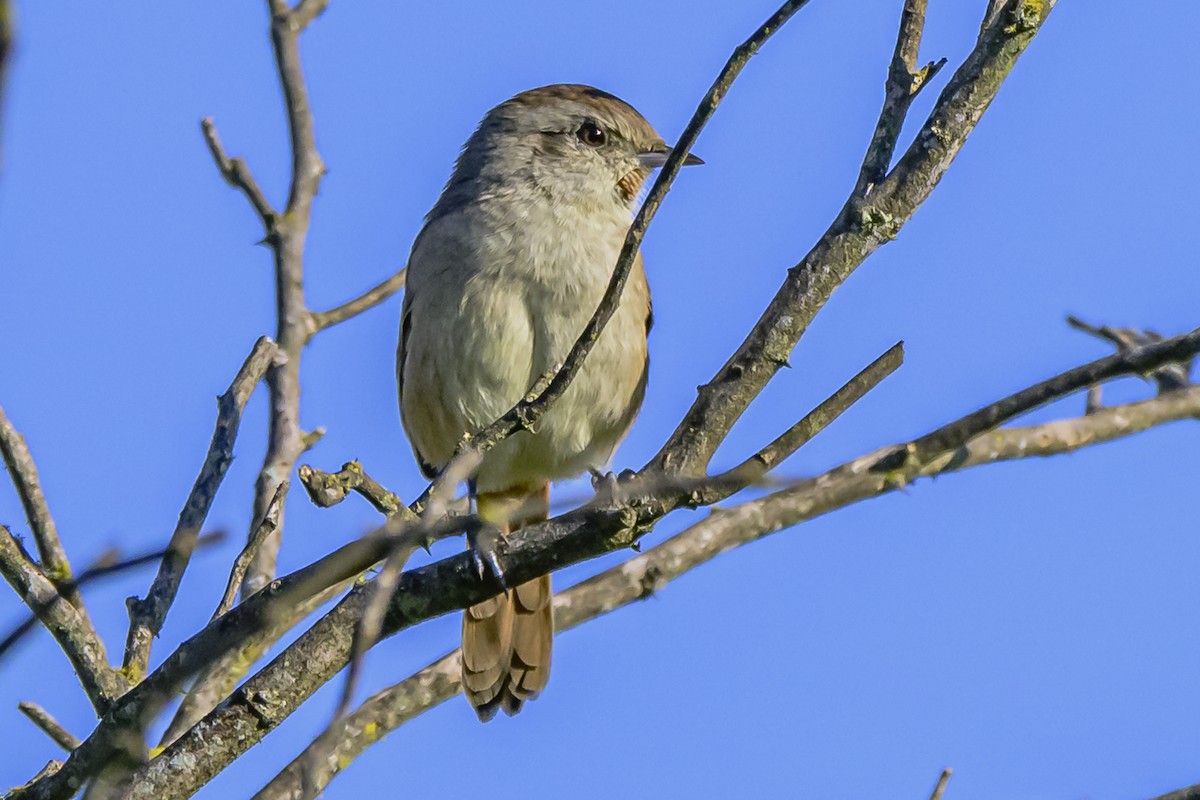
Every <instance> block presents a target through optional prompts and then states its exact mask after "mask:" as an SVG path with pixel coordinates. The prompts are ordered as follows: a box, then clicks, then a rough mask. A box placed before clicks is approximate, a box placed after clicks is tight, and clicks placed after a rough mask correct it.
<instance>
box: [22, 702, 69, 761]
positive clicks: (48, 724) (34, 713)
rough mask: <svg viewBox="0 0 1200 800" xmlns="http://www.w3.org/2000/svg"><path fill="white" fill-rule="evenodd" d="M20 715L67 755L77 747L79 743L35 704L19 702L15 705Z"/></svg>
mask: <svg viewBox="0 0 1200 800" xmlns="http://www.w3.org/2000/svg"><path fill="white" fill-rule="evenodd" d="M17 708H19V709H20V710H21V713H22V714H24V715H25V716H27V717H29V720H30V722H32V723H33V724H34V725H37V726H38V727H39V728H41V729H42V732H43V733H45V734H46V735H47V736H49V737H50V738H51V739H53V740H54V743H55V744H56V745H58V746H59V747H61V748H62V749H63V750H66V751H67V752H68V753H69V752H71V751H72V750H74V749H75V748H76V747H79V744H80V741H79V739H78V738H77V737H75V736H74V735H72V734H71V732H70V731H68V730H67V729H66V728H64V727H63V726H62V725H61V724H60V723H59V721H58V720H56V719H55V718H54V717H52V716H50V712H49V711H47V710H46V709H44V708H42V707H41V706H39V705H38V704H37V703H29V702H21V703H18V704H17Z"/></svg>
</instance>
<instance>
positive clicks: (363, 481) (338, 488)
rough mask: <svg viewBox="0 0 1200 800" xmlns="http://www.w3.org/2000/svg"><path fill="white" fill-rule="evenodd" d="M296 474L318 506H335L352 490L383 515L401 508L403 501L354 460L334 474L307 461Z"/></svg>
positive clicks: (397, 511) (390, 513)
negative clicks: (312, 465) (311, 465)
mask: <svg viewBox="0 0 1200 800" xmlns="http://www.w3.org/2000/svg"><path fill="white" fill-rule="evenodd" d="M299 475H300V483H302V484H303V485H304V490H305V491H306V492H308V497H309V499H310V500H312V501H313V503H314V504H315V505H317V506H320V507H321V508H329V507H330V506H335V505H337V504H338V503H340V502H342V501H343V500H345V499H346V494H347V493H348V492H352V491H353V492H358V493H359V494H361V495H362V496H363V497H365V498H366V499H367V501H368V502H370V504H371V505H373V506H374V507H375V509H376V510H377V511H378V512H379V513H381V514H383V515H385V516H391V515H392V514H397V513H399V512H400V509H402V508H404V501H403V500H401V499H400V498H399V497H397V496H396V495H395V494H393V493H392V492H389V491H388V490H387V489H385V488H384V487H383V486H381V485H380V484H379V483H378V482H376V481H375V480H374V479H373V478H371V476H370V475H368V474H367V473H366V472H365V471H363V468H362V464H359V463H358V462H357V461H347V462H346V463H345V464H343V465H342V468H341V469H340V470H339V471H337V472H334V473H329V472H322V471H321V470H319V469H315V468H313V467H310V466H309V465H308V464H301V465H300V470H299Z"/></svg>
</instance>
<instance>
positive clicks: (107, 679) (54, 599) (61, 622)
mask: <svg viewBox="0 0 1200 800" xmlns="http://www.w3.org/2000/svg"><path fill="white" fill-rule="evenodd" d="M0 573H2V574H3V575H4V579H5V580H6V581H8V583H9V584H10V585H11V586H12V587H13V589H14V590H16V592H17V595H18V596H20V598H21V599H22V600H23V601H24V602H25V605H27V606H29V609H30V610H31V611H32V612H33V613H34V615H35V616H36V617H37V618H38V621H39V622H41V623H42V625H44V626H45V627H46V629H47V630H48V631H50V633H51V634H52V635H53V636H54V638H55V640H56V641H57V642H58V644H59V646H60V647H61V648H62V649H63V652H64V653H66V654H67V658H68V659H69V660H70V662H71V666H72V667H73V668H74V669H75V674H76V675H78V676H79V682H80V683H82V684H83V688H84V691H86V692H87V695H88V699H89V700H91V701H92V706H93V707H94V708H95V709H96V711H97V712H98V713H100V714H104V713H105V712H107V711H108V709H109V706H110V705H111V703H112V702H113V701H114V700H115V699H116V698H118V697H120V696H121V695H122V694H124V693H125V690H126V689H128V688H129V684H128V683H127V682H126V680H125V678H124V677H123V676H122V675H121V674H120V673H119V672H118V671H117V670H114V669H113V668H112V667H110V666H109V664H108V658H107V656H106V655H105V652H104V642H103V641H101V639H100V637H99V636H98V635H97V634H96V631H95V629H94V628H92V627H91V626H90V625H88V624H86V623H85V622H84V620H83V618H82V617H81V616H80V613H79V609H77V608H76V607H75V606H74V605H72V604H71V603H69V602H68V601H67V600H66V599H65V598H64V597H63V596H62V595H61V594H59V591H58V588H57V587H56V586H55V585H54V584H53V583H52V582H51V581H50V579H49V578H47V577H46V576H45V575H44V574H42V571H41V570H39V569H38V568H37V565H36V564H34V563H33V561H32V560H30V558H29V556H28V555H26V553H25V552H24V550H23V549H22V548H21V545H20V544H19V543H18V542H17V540H16V539H14V538H13V536H12V534H11V533H9V530H8V528H6V527H4V526H3V525H0Z"/></svg>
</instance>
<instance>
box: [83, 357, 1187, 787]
mask: <svg viewBox="0 0 1200 800" xmlns="http://www.w3.org/2000/svg"><path fill="white" fill-rule="evenodd" d="M1185 340H1186V341H1188V342H1191V344H1192V346H1194V347H1197V348H1200V339H1194V338H1193V337H1192V335H1190V334H1189V335H1188V336H1183V337H1177V338H1176V339H1173V340H1170V341H1169V342H1165V343H1164V345H1166V347H1164V346H1163V345H1155V346H1154V347H1155V348H1156V350H1155V351H1154V355H1155V357H1156V358H1157V359H1166V358H1168V357H1186V356H1187V353H1180V352H1178V350H1177V347H1178V343H1179V342H1180V341H1185ZM1110 358H1117V356H1113V357H1110ZM1147 360H1148V359H1127V360H1126V362H1125V366H1126V368H1127V369H1129V370H1133V369H1137V368H1140V367H1145V366H1146V364H1145V363H1144V362H1145V361H1147ZM1106 361H1108V359H1101V360H1100V362H1095V363H1102V362H1106ZM1135 362H1139V363H1135ZM1072 372H1076V370H1073V371H1072ZM1068 388H1069V387H1068ZM1075 388H1078V387H1075ZM1185 394H1187V392H1176V393H1172V394H1170V395H1164V396H1163V397H1162V398H1158V399H1156V400H1154V401H1147V402H1159V401H1162V400H1166V399H1170V398H1174V397H1177V396H1182V395H1185ZM1001 404H1002V405H1003V407H1004V408H1006V409H1007V408H1011V404H1010V403H1009V402H1008V399H1006V400H1004V401H1001ZM998 416H1000V415H996V414H991V413H981V412H976V413H975V414H971V415H968V416H967V417H964V418H963V419H962V420H958V421H956V422H954V423H951V424H950V425H948V426H944V427H943V428H942V429H939V430H940V431H947V430H953V431H963V430H967V429H969V428H970V427H971V426H974V428H975V433H976V434H982V433H986V431H987V430H988V429H987V428H986V427H984V423H985V422H986V421H987V420H990V419H995V418H997V417H998ZM1103 419H1107V417H1106V416H1103V417H1102V416H1101V415H1100V414H1094V415H1092V416H1090V417H1084V418H1082V420H1081V424H1096V423H1097V421H1098V420H1103ZM1121 424H1122V425H1123V424H1124V423H1121ZM1156 424H1157V423H1156ZM1018 431H1019V429H1018ZM935 433H937V432H935ZM1000 433H1003V434H1004V435H1005V436H1007V435H1008V434H1009V432H1007V431H1005V432H999V433H997V434H992V435H989V436H979V437H978V438H976V439H975V440H974V441H972V442H970V447H968V448H967V449H966V451H965V453H959V452H958V451H950V452H946V453H938V454H934V455H933V456H931V457H930V458H929V460H928V461H926V462H919V461H918V460H916V459H915V458H910V459H908V460H907V461H905V462H903V463H901V464H899V465H897V466H896V468H895V469H891V470H888V471H883V470H879V469H877V467H878V465H879V464H880V463H881V462H882V461H883V459H884V457H885V456H889V455H890V454H892V453H894V452H905V453H907V452H917V453H923V452H926V451H925V450H924V449H923V448H921V447H917V446H916V442H909V443H907V444H904V445H896V446H893V447H888V448H883V449H881V450H877V451H875V452H874V453H870V454H868V455H866V456H863V457H861V458H859V459H856V460H855V461H852V462H849V463H847V464H844V465H842V466H841V467H838V468H836V469H834V470H831V471H830V472H828V473H826V474H825V475H823V476H821V477H819V478H815V479H812V480H809V481H805V482H803V483H801V484H799V485H797V486H795V487H792V488H789V489H785V490H783V491H780V492H775V493H773V494H770V495H768V496H767V497H765V498H762V499H760V500H757V501H751V502H749V503H745V504H742V505H740V506H737V507H735V508H734V509H730V510H723V511H720V512H716V513H714V514H713V515H711V516H710V517H709V518H708V520H706V521H705V523H701V524H702V525H703V524H709V525H718V526H719V527H717V528H708V529H706V531H707V532H706V533H705V534H704V537H705V538H704V543H703V545H702V547H701V549H702V551H703V552H705V553H707V554H708V555H707V556H706V557H707V558H711V557H712V556H713V555H716V554H717V553H719V552H723V551H724V550H727V549H729V548H731V547H734V546H736V545H737V544H738V543H741V542H742V541H745V540H749V539H754V538H759V537H760V536H762V535H765V534H766V533H771V532H774V531H777V530H781V529H782V528H785V527H788V526H789V525H794V524H796V523H797V522H800V521H802V520H804V519H810V518H812V517H814V516H818V515H820V514H824V513H827V512H828V511H831V510H833V509H835V508H840V507H842V506H845V505H848V504H850V503H853V502H857V501H859V500H863V499H866V498H869V497H875V496H878V495H880V494H884V493H886V492H889V491H893V490H895V489H897V488H899V487H900V486H902V485H904V484H906V483H908V482H911V481H912V480H914V479H915V478H917V477H919V476H922V475H931V474H936V473H937V472H945V471H950V470H955V469H962V468H964V467H965V466H973V465H975V464H979V463H989V462H990V461H995V460H1000V457H999V456H998V455H997V454H996V452H995V451H994V446H995V440H996V438H997V436H998V435H999V434H1000ZM1017 435H1018V436H1024V435H1027V432H1026V433H1018V434H1017ZM1117 435H1121V434H1117ZM941 438H942V437H941V435H940V434H939V436H936V437H934V436H933V435H931V436H930V437H923V440H929V441H934V440H940V439H941ZM916 441H922V440H916ZM946 441H949V442H951V443H953V441H954V440H953V439H952V438H951V437H946ZM977 442H983V443H984V444H985V445H986V447H985V446H983V445H978V447H979V448H980V449H978V450H972V448H973V447H976V446H977V445H976V443H977ZM1023 447H1024V451H1023V455H1022V457H1025V456H1029V455H1034V454H1035V453H1034V452H1033V451H1032V450H1031V449H1030V448H1029V447H1028V445H1027V444H1026V445H1023ZM672 501H674V502H678V498H666V499H664V498H663V497H661V496H660V497H641V498H638V497H632V498H630V500H629V501H628V503H627V504H622V505H616V506H596V505H591V506H587V507H585V508H583V509H579V510H577V511H573V512H570V513H567V514H564V515H561V516H559V517H556V518H554V519H552V520H548V521H547V522H543V523H539V524H536V525H532V526H529V527H527V528H522V530H521V532H520V534H519V535H515V536H513V537H511V538H510V539H509V540H508V542H507V546H506V548H505V550H504V555H505V575H506V577H507V578H508V579H509V580H510V581H512V582H513V583H521V582H524V581H527V580H531V579H533V578H535V577H537V576H538V575H544V574H546V573H547V572H549V571H551V570H554V569H558V568H561V567H563V566H567V565H568V564H574V563H578V562H580V561H583V560H585V559H588V558H591V557H594V556H596V555H600V554H602V553H607V552H612V551H614V550H618V549H621V548H624V547H628V546H629V545H630V544H632V543H634V542H636V541H637V539H638V537H639V536H640V535H641V533H643V532H644V531H645V530H646V529H647V526H649V525H651V524H653V522H655V521H657V520H658V519H659V518H660V517H661V516H662V515H663V513H665V512H664V510H663V509H664V508H670V507H672V505H671V503H672ZM746 531H750V532H751V533H750V535H749V536H747V537H746V538H745V539H739V537H741V536H743V535H744V534H745V532H746ZM723 542H728V543H727V544H724V546H723V545H722V543H723ZM494 592H495V589H494V588H493V587H491V586H489V585H485V584H483V583H482V582H481V581H480V580H479V579H478V576H477V575H476V573H475V571H474V569H473V566H472V561H471V556H470V555H469V554H467V553H463V554H460V555H457V556H453V557H451V558H447V559H444V560H442V561H438V562H435V563H433V564H430V565H428V566H425V567H421V568H420V569H416V570H412V571H409V572H407V573H404V575H403V576H402V577H401V579H400V583H399V588H398V590H397V591H396V592H395V594H394V595H393V598H392V602H391V604H390V608H389V610H388V615H387V616H386V618H385V620H384V625H383V628H382V630H381V634H382V635H383V636H388V635H391V634H393V633H396V632H398V631H400V630H403V629H406V628H408V627H410V626H412V625H415V624H418V623H419V622H422V621H424V620H426V619H430V618H431V617H434V616H439V615H441V614H445V613H448V612H451V611H455V610H459V609H462V608H465V607H467V606H469V605H472V604H474V603H478V602H480V601H482V600H484V599H486V598H487V597H488V596H490V595H491V594H493V593H494ZM366 594H367V592H366V590H365V587H356V588H355V589H354V590H353V591H351V592H350V593H349V594H348V595H347V596H346V597H345V598H344V599H343V600H342V601H341V602H340V603H339V604H338V605H337V606H336V607H335V608H334V609H333V610H332V611H331V612H329V614H327V615H326V616H325V617H322V618H321V619H320V620H318V621H317V622H316V623H315V624H314V625H313V626H312V627H311V628H310V629H309V630H308V631H306V632H305V633H304V634H302V635H301V636H300V638H299V639H297V640H296V642H295V643H293V645H292V646H291V647H289V648H288V650H287V651H285V653H284V654H281V655H280V656H279V657H278V658H277V659H275V661H273V662H272V663H271V664H268V665H267V666H265V667H264V668H263V669H261V670H260V671H259V672H258V673H257V674H256V675H255V676H254V677H252V678H250V679H249V680H248V681H247V682H246V683H245V684H243V685H242V687H241V688H240V689H239V690H238V693H239V694H238V696H239V697H240V698H241V699H240V700H239V701H238V702H236V703H227V704H225V705H222V706H221V707H219V708H216V709H214V710H213V712H212V713H210V714H209V715H208V716H207V717H206V718H205V719H204V720H202V721H201V722H199V723H198V724H197V725H196V726H195V727H194V728H192V729H191V730H189V731H188V732H187V733H185V734H183V735H182V736H181V737H180V738H179V739H178V740H177V741H176V742H175V743H174V744H173V745H172V746H171V747H170V748H168V750H167V751H166V752H165V753H164V754H162V755H161V756H159V757H158V758H156V759H154V760H153V761H151V762H150V764H148V765H146V767H144V768H143V769H142V770H139V772H138V773H137V775H136V776H135V778H134V784H135V787H136V791H135V796H140V797H154V796H159V795H157V794H155V793H156V792H162V791H165V789H166V787H168V786H169V787H172V788H173V789H174V788H178V787H181V786H183V785H185V784H186V785H187V786H190V787H191V789H192V790H194V789H195V788H198V787H199V786H200V785H203V782H205V781H207V780H208V779H209V778H211V776H212V775H213V774H215V771H216V770H218V769H219V767H216V766H211V759H212V757H213V756H214V751H213V749H212V747H211V743H212V742H213V741H214V740H216V739H220V740H221V741H222V742H227V743H228V746H227V747H226V748H224V751H223V752H222V753H221V754H220V757H219V759H218V760H220V761H222V762H224V763H228V762H230V761H232V760H233V759H235V758H236V757H237V756H238V755H240V753H241V752H244V750H245V749H246V748H248V747H250V746H251V745H253V744H254V743H255V742H256V741H258V740H259V739H261V738H262V736H264V735H265V734H266V733H267V732H268V731H270V730H271V729H273V728H274V726H275V725H277V724H279V722H281V721H282V720H283V719H284V718H286V717H287V716H288V715H289V714H291V712H292V711H294V710H295V709H296V708H297V707H298V706H299V705H300V704H301V703H302V702H303V701H304V700H305V699H306V698H307V697H308V696H309V695H310V694H311V693H312V692H315V691H316V690H317V689H318V688H319V687H320V686H321V685H322V684H323V683H324V682H325V681H327V680H328V679H329V678H330V677H332V676H333V675H334V674H335V673H336V672H337V671H338V670H340V669H341V668H342V667H343V666H344V665H345V664H346V663H347V661H348V660H349V658H350V652H351V646H352V640H353V633H352V632H353V630H354V627H355V626H356V625H357V624H358V621H359V619H361V617H362V614H363V610H364V608H365V606H366V603H367V602H368V600H367V597H366ZM289 664H291V665H296V664H304V665H305V668H304V669H303V670H302V672H303V675H299V676H298V675H297V674H296V672H295V671H289V670H288V665H289ZM284 685H286V687H287V690H286V691H282V690H281V688H280V687H282V686H284ZM140 689H141V687H138V689H135V690H134V692H131V694H136V693H137V692H138V690H140ZM94 735H99V731H98V733H97V734H94ZM87 746H88V745H87V743H85V745H84V747H83V748H80V751H77V753H79V752H82V751H84V750H85V749H86V748H87ZM202 755H203V756H204V758H203V759H202V758H201V756H202ZM73 758H74V756H73ZM205 759H208V760H210V766H211V769H212V770H214V771H213V772H207V771H206V770H207V769H209V766H206V767H205V769H204V770H196V769H193V770H190V771H189V772H188V773H187V774H186V775H184V774H182V773H181V772H179V770H178V764H180V763H185V762H186V763H189V764H192V763H195V762H197V761H201V760H205ZM72 767H73V764H72V762H71V761H68V764H67V766H66V767H64V769H66V770H70V769H71V768H72Z"/></svg>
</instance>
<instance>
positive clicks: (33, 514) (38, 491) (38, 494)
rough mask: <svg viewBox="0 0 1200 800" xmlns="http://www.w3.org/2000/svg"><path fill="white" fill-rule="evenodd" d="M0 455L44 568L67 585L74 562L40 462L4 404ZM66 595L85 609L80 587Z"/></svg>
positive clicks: (48, 573)
mask: <svg viewBox="0 0 1200 800" xmlns="http://www.w3.org/2000/svg"><path fill="white" fill-rule="evenodd" d="M0 456H3V458H4V465H5V466H6V467H7V468H8V474H9V476H10V477H11V478H12V482H13V486H14V487H15V488H16V490H17V496H18V497H19V498H20V500H21V507H22V508H24V509H25V519H26V520H28V521H29V530H30V533H32V534H33V541H34V544H36V545H37V550H38V560H39V561H40V562H41V569H42V571H43V572H44V573H45V574H46V577H48V578H50V580H52V581H54V583H55V584H59V583H62V584H64V585H65V584H66V583H67V582H68V581H70V579H71V564H70V562H69V561H68V560H67V551H66V550H65V549H64V548H63V545H62V541H61V540H60V539H59V538H58V527H57V526H56V525H55V524H54V517H53V516H52V515H51V514H50V506H49V505H48V504H47V503H46V495H45V493H44V492H42V482H41V481H40V480H39V479H38V471H37V464H35V463H34V461H33V455H32V454H31V453H30V452H29V447H28V445H26V444H25V437H23V436H22V435H21V434H20V433H19V432H18V431H17V429H16V428H14V427H13V425H12V422H10V421H9V419H8V416H7V415H6V414H5V413H4V408H3V407H0ZM60 588H61V587H60ZM63 595H64V596H65V597H66V598H67V600H68V601H70V603H71V605H73V606H75V607H76V608H77V609H79V610H80V612H81V613H83V600H82V598H80V596H79V592H78V591H76V590H74V589H70V590H68V591H65V592H63ZM88 624H89V625H90V624H91V623H90V622H89V623H88Z"/></svg>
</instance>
